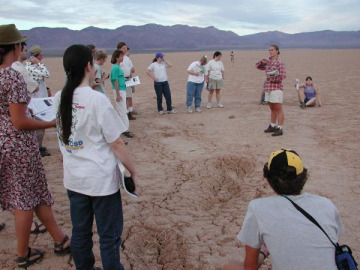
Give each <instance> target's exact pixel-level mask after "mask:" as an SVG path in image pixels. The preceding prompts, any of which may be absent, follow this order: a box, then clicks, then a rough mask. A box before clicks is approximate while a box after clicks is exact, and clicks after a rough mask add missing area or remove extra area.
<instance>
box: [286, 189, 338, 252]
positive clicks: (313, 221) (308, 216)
mask: <svg viewBox="0 0 360 270" xmlns="http://www.w3.org/2000/svg"><path fill="white" fill-rule="evenodd" d="M281 196H283V197H284V198H286V199H288V200H289V201H290V202H291V203H292V205H293V206H294V207H295V208H296V209H297V210H298V211H299V212H300V213H301V214H303V215H304V216H305V217H307V218H308V219H309V220H310V221H311V222H312V223H314V224H315V225H316V226H317V227H318V228H319V229H320V230H322V232H323V233H324V234H325V235H326V237H327V238H328V239H329V240H330V242H331V243H332V244H333V245H334V247H335V248H336V249H338V248H339V244H335V243H334V242H333V241H332V240H331V239H330V237H329V235H328V234H327V233H326V232H325V230H324V229H323V228H322V227H321V225H320V224H319V223H318V222H317V221H316V219H315V218H313V217H312V216H311V215H310V214H309V213H308V212H306V211H305V210H304V209H302V208H301V207H300V206H299V205H298V204H296V203H295V202H294V201H293V200H291V199H289V198H288V197H286V196H285V195H281Z"/></svg>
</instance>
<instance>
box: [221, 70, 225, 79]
mask: <svg viewBox="0 0 360 270" xmlns="http://www.w3.org/2000/svg"><path fill="white" fill-rule="evenodd" d="M221 74H222V78H223V80H225V71H224V70H222V71H221Z"/></svg>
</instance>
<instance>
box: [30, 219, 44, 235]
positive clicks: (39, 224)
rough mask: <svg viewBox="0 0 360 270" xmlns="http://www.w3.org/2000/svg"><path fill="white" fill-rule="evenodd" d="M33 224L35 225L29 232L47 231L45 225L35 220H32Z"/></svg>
mask: <svg viewBox="0 0 360 270" xmlns="http://www.w3.org/2000/svg"><path fill="white" fill-rule="evenodd" d="M33 224H34V225H35V229H33V230H31V231H30V233H31V234H40V233H45V232H47V229H46V228H45V226H44V225H43V224H41V223H37V222H36V221H33ZM41 228H43V229H41Z"/></svg>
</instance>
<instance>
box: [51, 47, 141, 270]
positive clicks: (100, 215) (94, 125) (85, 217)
mask: <svg viewBox="0 0 360 270" xmlns="http://www.w3.org/2000/svg"><path fill="white" fill-rule="evenodd" d="M63 63H64V69H65V72H66V75H67V82H66V85H65V86H64V88H63V90H62V91H60V92H58V93H57V94H56V95H55V99H54V107H55V110H56V112H57V125H56V128H57V134H58V142H59V147H60V150H61V153H62V155H63V166H64V186H65V188H66V189H67V192H68V197H69V200H70V216H71V222H72V227H73V229H72V239H71V253H72V256H73V258H74V262H75V266H76V269H95V268H94V264H95V257H94V254H93V252H92V248H93V241H92V235H93V233H92V227H93V219H94V217H95V220H96V226H97V232H98V234H99V237H100V241H99V242H100V250H101V260H102V265H103V269H104V270H106V269H112V270H123V269H124V268H123V266H122V264H121V262H120V245H121V233H122V230H123V213H122V205H121V195H120V190H119V186H120V176H121V175H120V171H119V168H118V162H121V163H122V164H123V165H124V166H125V168H126V169H127V170H128V171H129V172H130V174H131V177H132V179H133V181H134V184H136V179H137V172H136V170H135V167H134V164H133V162H132V160H131V155H130V152H129V151H128V150H127V148H126V146H125V143H124V141H123V140H122V139H121V137H120V135H121V133H123V132H124V131H126V129H127V127H126V126H125V125H124V124H123V123H122V121H121V120H120V117H119V115H118V114H117V113H116V111H115V110H114V108H113V106H112V104H111V102H110V100H109V99H108V98H107V97H106V96H105V95H103V94H102V93H99V92H97V91H94V90H93V89H92V88H91V87H90V85H92V84H93V82H94V79H95V68H94V65H93V58H92V54H91V50H90V49H89V48H87V47H86V46H84V45H72V46H70V47H69V48H67V50H66V51H65V53H64V59H63ZM135 188H136V187H135Z"/></svg>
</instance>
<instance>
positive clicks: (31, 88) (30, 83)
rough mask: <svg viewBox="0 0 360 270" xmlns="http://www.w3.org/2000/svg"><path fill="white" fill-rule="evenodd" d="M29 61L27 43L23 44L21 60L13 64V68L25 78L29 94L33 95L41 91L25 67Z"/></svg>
mask: <svg viewBox="0 0 360 270" xmlns="http://www.w3.org/2000/svg"><path fill="white" fill-rule="evenodd" d="M26 59H27V47H26V43H25V42H22V43H21V52H20V56H19V59H18V60H17V61H15V62H14V63H12V65H11V67H12V68H13V69H15V70H16V71H18V72H19V73H20V74H21V75H22V76H23V77H24V81H25V83H26V87H27V90H28V92H29V94H33V93H35V92H37V91H39V83H38V82H37V81H35V80H34V79H33V78H32V77H30V75H29V73H28V72H27V70H26V68H25V65H24V64H23V62H24V61H25V60H26Z"/></svg>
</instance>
